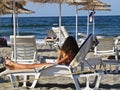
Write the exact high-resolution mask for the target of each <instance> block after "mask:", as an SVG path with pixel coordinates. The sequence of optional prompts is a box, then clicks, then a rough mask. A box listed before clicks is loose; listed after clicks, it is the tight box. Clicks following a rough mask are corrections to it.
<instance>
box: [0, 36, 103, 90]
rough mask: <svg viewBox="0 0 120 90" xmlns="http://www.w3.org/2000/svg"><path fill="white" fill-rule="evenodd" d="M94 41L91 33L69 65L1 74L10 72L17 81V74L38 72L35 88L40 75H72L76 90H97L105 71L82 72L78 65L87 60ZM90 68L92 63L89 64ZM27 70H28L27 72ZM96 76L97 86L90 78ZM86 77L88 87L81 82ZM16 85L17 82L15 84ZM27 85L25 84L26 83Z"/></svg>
mask: <svg viewBox="0 0 120 90" xmlns="http://www.w3.org/2000/svg"><path fill="white" fill-rule="evenodd" d="M92 41H93V35H92V34H90V35H89V36H88V37H87V38H86V39H85V41H84V42H83V43H82V45H81V46H80V50H79V52H78V54H77V55H76V56H75V58H74V59H73V61H72V62H71V63H70V65H69V66H66V65H55V64H54V65H52V66H48V67H47V68H46V67H43V68H41V69H35V71H37V73H35V71H34V69H31V70H30V71H29V70H23V71H24V72H22V70H17V71H16V70H15V72H14V70H12V72H10V70H9V73H7V71H6V72H3V73H2V74H0V76H1V75H5V74H9V75H11V81H12V82H13V81H16V79H15V76H20V75H21V76H22V75H31V73H33V74H36V78H35V79H36V80H34V81H33V84H32V86H31V87H30V88H34V87H35V85H36V83H37V79H38V77H41V76H61V77H70V78H71V79H72V80H73V82H74V85H75V87H76V90H97V89H98V88H99V84H100V80H101V76H102V75H103V72H102V71H100V72H96V71H95V70H92V72H90V73H89V72H88V73H82V72H81V70H79V73H78V72H77V70H76V69H77V67H80V68H81V66H82V65H81V64H82V63H83V62H85V57H86V55H87V53H88V52H89V50H90V49H91V47H92V44H93V43H92ZM87 65H88V66H89V67H90V68H91V65H90V64H87ZM91 69H92V68H91ZM25 71H26V72H25ZM93 76H94V77H96V79H95V81H96V83H95V86H94V87H93V88H91V87H90V81H89V79H90V78H91V77H93ZM83 77H84V78H86V87H83V88H82V87H81V86H80V84H79V80H78V79H79V78H83ZM13 85H14V86H15V83H14V84H13ZM24 85H25V84H24Z"/></svg>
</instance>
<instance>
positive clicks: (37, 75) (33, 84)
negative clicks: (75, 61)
mask: <svg viewBox="0 0 120 90" xmlns="http://www.w3.org/2000/svg"><path fill="white" fill-rule="evenodd" d="M39 77H40V73H36V74H35V80H34V81H33V83H32V85H31V86H30V87H29V88H34V87H35V85H36V83H37V81H38V79H39Z"/></svg>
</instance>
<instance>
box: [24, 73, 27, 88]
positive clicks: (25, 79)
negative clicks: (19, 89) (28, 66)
mask: <svg viewBox="0 0 120 90" xmlns="http://www.w3.org/2000/svg"><path fill="white" fill-rule="evenodd" d="M23 78H24V82H23V87H26V82H27V75H24V76H23Z"/></svg>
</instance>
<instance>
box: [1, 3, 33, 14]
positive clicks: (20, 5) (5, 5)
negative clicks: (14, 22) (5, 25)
mask: <svg viewBox="0 0 120 90" xmlns="http://www.w3.org/2000/svg"><path fill="white" fill-rule="evenodd" d="M0 4H1V5H2V7H1V9H0V11H3V10H5V11H4V12H6V13H5V14H11V13H13V1H9V2H8V1H6V2H0ZM25 4H26V2H25V1H21V2H15V5H16V11H15V13H16V14H24V13H25V14H30V13H34V12H33V11H31V10H28V9H26V8H24V7H23V6H24V5H25ZM2 9H3V10H2ZM7 11H8V12H7ZM4 12H3V13H4ZM1 14H2V12H1Z"/></svg>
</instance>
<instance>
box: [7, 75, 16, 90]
mask: <svg viewBox="0 0 120 90" xmlns="http://www.w3.org/2000/svg"><path fill="white" fill-rule="evenodd" d="M9 78H10V80H11V82H12V85H13V87H14V88H16V87H18V86H17V84H16V81H17V80H16V77H15V76H14V75H12V74H10V75H9Z"/></svg>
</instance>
